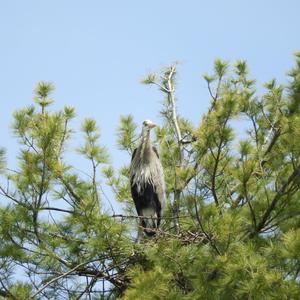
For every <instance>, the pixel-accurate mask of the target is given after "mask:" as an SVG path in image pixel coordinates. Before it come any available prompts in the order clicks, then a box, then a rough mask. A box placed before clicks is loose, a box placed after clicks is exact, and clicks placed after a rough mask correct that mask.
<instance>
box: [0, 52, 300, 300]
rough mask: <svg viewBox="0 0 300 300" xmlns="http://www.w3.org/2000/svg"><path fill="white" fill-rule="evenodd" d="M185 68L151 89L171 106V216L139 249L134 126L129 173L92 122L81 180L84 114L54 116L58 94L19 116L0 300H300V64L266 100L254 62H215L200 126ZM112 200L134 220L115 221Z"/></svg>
mask: <svg viewBox="0 0 300 300" xmlns="http://www.w3.org/2000/svg"><path fill="white" fill-rule="evenodd" d="M177 67H178V66H177V65H176V64H175V65H172V66H170V67H168V68H165V69H163V70H162V71H161V72H157V73H152V74H150V75H148V76H147V77H146V79H145V80H143V81H142V82H143V83H144V84H146V85H148V86H150V87H155V88H158V89H159V90H160V92H161V94H162V97H163V99H164V100H163V105H162V108H161V111H160V116H161V124H162V126H160V127H157V128H156V129H155V133H154V135H153V142H154V144H155V145H156V146H157V148H158V149H159V155H160V159H161V161H162V164H163V167H164V173H165V181H166V192H167V204H166V208H165V212H164V217H163V220H162V225H161V228H160V229H159V230H158V232H157V234H156V236H154V237H152V238H147V237H143V238H142V239H141V240H140V241H139V242H137V241H136V235H137V228H138V221H137V218H136V212H135V209H134V206H133V201H132V199H131V195H130V184H129V164H130V156H131V154H132V152H133V150H134V148H135V147H136V146H137V144H138V142H139V141H138V139H139V134H140V132H139V130H140V129H139V126H138V125H137V124H136V122H135V120H134V117H133V116H131V115H129V116H121V117H120V125H119V127H118V129H117V134H116V139H117V143H118V146H119V149H120V150H121V151H124V152H125V153H127V154H128V156H127V158H128V159H127V160H125V161H124V163H123V166H122V167H121V168H120V169H115V168H114V164H113V162H112V161H111V160H110V158H109V155H108V150H107V149H106V148H105V147H104V146H103V145H102V144H101V139H100V138H101V135H100V129H99V127H98V125H97V123H96V121H95V120H93V119H85V120H84V121H83V123H82V126H81V134H82V135H81V136H83V138H82V139H81V141H80V142H78V144H77V148H76V149H77V151H76V154H77V155H79V156H81V157H82V158H84V159H85V160H86V161H87V166H88V167H89V170H90V171H86V170H85V171H84V172H83V171H80V170H78V166H77V165H76V162H75V163H73V164H72V163H71V162H70V160H69V159H67V158H68V153H69V152H70V148H71V147H69V145H70V144H72V145H73V143H74V140H75V137H77V135H76V134H75V130H74V129H73V128H72V126H71V125H72V120H73V119H74V118H75V110H74V108H72V107H65V108H63V109H62V110H60V111H57V112H55V111H52V110H51V103H52V102H53V99H52V98H51V93H52V91H53V90H54V86H53V85H52V84H51V83H47V82H40V83H38V84H37V87H36V89H35V97H34V105H32V106H29V107H25V108H22V109H19V110H18V111H16V112H15V113H14V116H13V118H14V120H13V125H12V128H13V131H14V135H15V137H16V138H17V139H18V142H19V145H20V148H19V153H18V156H17V158H16V161H17V163H16V168H15V169H14V170H12V169H11V168H9V166H6V162H5V161H6V159H5V156H6V154H5V153H6V152H5V151H4V149H2V148H1V150H0V173H1V176H2V179H1V184H0V195H1V198H0V199H1V206H0V240H1V243H0V266H1V267H0V299H126V300H130V299H146V300H147V299H149V300H150V299H170V300H171V299H172V300H173V299H175V300H176V299H178V300H179V299H186V300H194V299H199V300H201V299H203V300H207V299H212V300H218V299H220V300H226V299H230V300H231V299H254V300H255V299H299V295H300V284H299V280H300V275H299V274H300V203H299V196H300V143H299V140H300V55H299V54H296V64H295V67H294V68H293V69H292V70H291V71H290V72H289V73H288V76H289V81H288V84H280V83H278V82H277V81H276V80H275V79H272V80H270V81H269V82H267V83H265V84H264V91H263V92H262V93H259V92H257V90H256V88H257V85H256V82H255V80H253V79H251V78H249V74H248V66H247V63H246V61H242V60H239V61H237V62H236V63H234V64H230V63H229V62H225V61H222V60H219V59H218V60H216V61H215V62H214V66H213V72H212V74H206V75H204V80H205V82H206V84H207V89H208V96H209V97H210V100H211V102H210V106H209V108H208V111H207V113H206V114H204V115H203V116H199V123H198V124H193V123H192V122H191V121H190V120H188V119H186V118H183V117H182V116H181V115H180V113H179V112H178V109H177V101H180V100H179V99H177V97H176V96H177V93H176V86H177V84H178V82H177V76H176V75H177ZM236 124H238V125H236ZM237 126H238V127H240V128H239V130H237ZM241 131H243V133H242V134H241ZM76 140H77V139H76ZM104 187H105V189H107V188H110V189H111V191H112V195H113V197H114V200H117V201H119V202H120V203H121V204H122V207H123V208H124V210H123V213H122V214H115V212H114V210H113V208H112V209H111V210H110V209H108V207H110V205H111V204H110V203H108V202H110V201H109V200H110V199H109V198H110V196H108V195H106V194H105V193H104V190H105V189H104ZM16 274H19V275H16Z"/></svg>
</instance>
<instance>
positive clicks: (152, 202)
mask: <svg viewBox="0 0 300 300" xmlns="http://www.w3.org/2000/svg"><path fill="white" fill-rule="evenodd" d="M155 126H156V125H155V124H154V123H153V122H151V121H150V120H146V121H144V122H143V129H142V135H141V142H140V144H139V146H138V147H137V148H136V149H135V150H134V152H133V154H132V159H131V167H130V184H131V195H132V198H133V201H134V204H135V207H136V210H137V213H138V216H141V217H145V218H140V225H141V226H142V227H143V229H144V232H145V233H146V235H148V236H152V235H154V234H155V230H156V229H157V228H158V227H159V224H160V221H161V216H162V211H163V208H164V202H165V181H164V173H163V168H162V165H161V162H160V160H159V155H158V152H157V150H156V148H155V147H154V146H152V144H151V140H150V130H151V129H152V128H154V127H155Z"/></svg>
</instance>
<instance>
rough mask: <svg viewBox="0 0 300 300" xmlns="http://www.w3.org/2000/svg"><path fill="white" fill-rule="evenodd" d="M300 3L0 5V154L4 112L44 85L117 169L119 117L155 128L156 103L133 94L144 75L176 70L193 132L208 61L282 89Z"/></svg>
mask: <svg viewBox="0 0 300 300" xmlns="http://www.w3.org/2000/svg"><path fill="white" fill-rule="evenodd" d="M299 12H300V1H299V0H294V1H293V0H285V1H279V0H278V1H276V0H273V1H270V0H264V1H262V0H260V1H259V0H252V1H242V0H240V1H238V0H227V1H221V0H219V1H216V0H214V1H213V0H211V1H201V0H198V1H197V0H193V1H179V0H177V1H176V0H172V1H171V0H154V1H141V0H135V1H130V0H127V1H122V0H120V1H101V0H97V1H96V0H95V1H90V0H87V1H75V0H72V1H70V0H51V1H38V0H36V1H32V0H26V1H22V0H19V1H15V0H9V1H5V0H2V1H0V38H1V46H0V103H1V110H0V126H1V136H2V138H1V146H4V147H6V148H7V149H8V152H9V160H10V161H11V162H13V157H12V154H13V153H15V151H16V144H15V142H14V141H13V137H12V132H11V130H10V128H9V126H10V124H11V121H12V116H11V115H12V112H13V111H14V110H16V109H17V108H21V107H24V106H25V105H28V104H30V103H31V102H32V90H33V88H34V86H35V84H36V83H37V82H38V81H40V80H45V81H52V82H53V83H54V84H55V86H56V91H55V93H54V95H53V97H54V99H55V100H56V105H55V108H61V107H63V106H64V105H72V106H74V107H75V108H76V111H77V115H78V117H79V119H81V120H82V119H83V118H84V117H93V118H95V119H96V120H97V121H98V123H99V125H100V127H101V129H102V143H103V144H105V145H106V146H107V147H108V148H109V150H110V152H111V154H112V156H113V159H114V161H115V164H116V165H123V164H125V163H127V162H128V161H126V160H127V159H128V157H127V156H125V155H122V154H120V152H119V151H118V150H117V147H116V142H115V140H116V136H115V133H116V128H117V126H118V120H119V116H120V115H124V114H129V113H130V114H132V115H134V117H135V119H136V121H137V122H141V121H142V120H144V119H152V120H154V121H157V122H158V123H159V122H160V120H159V113H158V111H159V109H160V103H161V95H160V94H159V92H157V91H156V90H155V88H150V87H147V86H144V85H141V84H140V83H139V82H140V80H141V78H142V77H143V76H144V75H146V74H147V73H148V72H149V71H156V70H159V69H160V68H161V67H163V66H166V65H169V64H170V63H172V62H174V61H179V62H180V65H179V70H178V71H179V75H178V77H179V87H178V99H179V103H178V106H179V110H180V112H181V113H182V114H183V115H184V116H185V117H189V118H191V120H192V121H193V122H194V123H195V124H197V123H198V122H199V121H200V118H201V115H202V114H203V112H204V111H205V109H206V108H207V106H208V100H209V97H208V93H207V90H206V86H205V83H204V81H203V79H202V77H201V76H202V75H203V73H205V72H209V71H210V70H211V68H212V64H213V61H214V59H215V58H217V57H220V58H222V59H226V60H236V59H239V58H242V59H246V60H247V61H248V63H249V66H250V71H251V75H252V76H253V77H255V78H257V79H258V82H259V83H262V82H264V81H266V80H269V79H271V78H273V77H276V78H278V79H279V80H280V81H285V80H286V77H285V73H286V71H287V70H289V69H290V68H291V67H292V65H293V55H292V54H293V53H294V52H295V51H297V50H300V39H299V36H300V35H299V30H300V18H299Z"/></svg>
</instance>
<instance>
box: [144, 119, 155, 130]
mask: <svg viewBox="0 0 300 300" xmlns="http://www.w3.org/2000/svg"><path fill="white" fill-rule="evenodd" d="M155 126H156V124H155V123H153V122H152V121H150V120H145V121H144V122H143V129H146V130H150V129H152V128H154V127H155Z"/></svg>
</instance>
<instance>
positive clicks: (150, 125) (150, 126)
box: [148, 123, 156, 128]
mask: <svg viewBox="0 0 300 300" xmlns="http://www.w3.org/2000/svg"><path fill="white" fill-rule="evenodd" d="M148 126H149V128H154V127H156V124H155V123H151V124H149V125H148Z"/></svg>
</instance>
